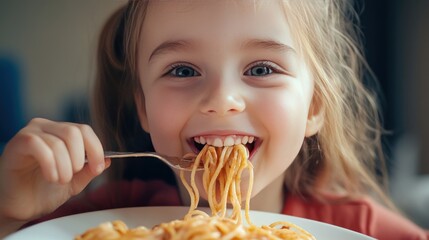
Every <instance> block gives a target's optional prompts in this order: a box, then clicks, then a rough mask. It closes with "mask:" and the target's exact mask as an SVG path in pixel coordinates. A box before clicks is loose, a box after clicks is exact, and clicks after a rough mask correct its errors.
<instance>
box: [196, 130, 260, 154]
mask: <svg viewBox="0 0 429 240" xmlns="http://www.w3.org/2000/svg"><path fill="white" fill-rule="evenodd" d="M188 142H189V145H190V146H191V149H192V150H193V151H194V152H195V153H196V154H198V153H199V152H200V151H201V150H202V149H203V147H204V145H206V144H208V145H211V146H214V147H227V146H233V145H237V144H243V145H244V146H245V147H246V148H247V150H249V159H251V158H252V156H253V155H254V153H255V152H256V150H257V149H258V147H259V146H260V145H261V140H260V139H259V138H257V137H255V136H246V135H228V136H195V137H193V138H192V139H189V140H188Z"/></svg>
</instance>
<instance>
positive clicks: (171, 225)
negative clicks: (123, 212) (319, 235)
mask: <svg viewBox="0 0 429 240" xmlns="http://www.w3.org/2000/svg"><path fill="white" fill-rule="evenodd" d="M200 165H204V172H203V186H204V191H206V193H207V199H208V203H209V206H210V210H211V215H209V214H207V213H206V212H203V211H200V210H198V209H197V207H198V202H199V191H198V188H197V186H196V181H195V177H196V172H197V171H196V168H197V167H198V166H200ZM244 170H248V171H249V186H248V189H247V193H246V198H245V207H244V214H245V219H246V222H247V226H245V225H244V224H243V221H242V214H241V203H242V192H241V186H240V183H241V175H242V172H243V171H244ZM180 178H181V180H182V182H183V184H184V186H185V188H186V189H187V191H188V192H189V195H190V198H191V205H190V208H189V211H188V213H187V214H186V215H185V216H184V218H183V219H181V220H174V221H171V222H168V223H161V224H159V225H157V226H155V227H153V228H152V229H148V228H145V227H137V228H133V229H128V227H127V226H126V225H125V223H123V222H122V221H114V222H108V223H103V224H101V225H99V226H98V227H96V228H92V229H89V230H87V231H86V232H85V233H83V234H81V235H79V236H77V237H76V238H75V239H76V240H96V239H107V240H128V239H130V240H131V239H219V238H220V239H296V240H299V239H305V240H307V239H315V238H314V237H313V236H312V235H311V234H310V233H308V232H307V231H305V230H304V229H302V228H300V227H299V226H297V225H295V224H292V223H289V222H284V221H279V222H275V223H272V224H270V225H266V226H261V227H258V226H256V225H254V224H253V223H252V222H251V221H250V217H249V211H250V194H251V190H252V184H253V166H252V164H251V163H250V162H249V161H248V151H247V149H246V148H245V147H244V145H242V144H239V145H235V146H230V147H213V146H209V145H206V146H205V147H204V148H203V149H202V150H201V152H200V153H199V154H198V155H197V156H196V159H195V163H194V165H193V166H192V171H191V176H190V183H188V181H187V180H186V179H185V177H184V172H183V171H182V172H181V173H180ZM228 203H230V204H231V206H232V209H231V210H230V211H227V209H228V207H227V206H228V205H227V204H228Z"/></svg>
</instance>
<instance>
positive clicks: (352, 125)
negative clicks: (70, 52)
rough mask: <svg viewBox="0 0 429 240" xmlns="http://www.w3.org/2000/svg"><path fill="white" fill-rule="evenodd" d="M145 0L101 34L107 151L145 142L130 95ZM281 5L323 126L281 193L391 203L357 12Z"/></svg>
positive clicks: (99, 122)
mask: <svg viewBox="0 0 429 240" xmlns="http://www.w3.org/2000/svg"><path fill="white" fill-rule="evenodd" d="M148 1H149V0H130V1H129V2H128V4H126V6H124V7H123V8H121V9H119V10H118V11H117V12H116V13H115V14H114V15H113V16H112V17H111V18H110V19H109V21H108V22H107V23H106V25H105V27H104V29H103V31H102V34H101V36H100V46H99V49H98V53H99V54H98V55H99V59H98V63H99V65H98V77H97V81H96V85H95V94H94V95H95V101H94V103H95V105H94V110H95V111H94V117H95V118H94V119H95V123H96V126H98V127H99V128H98V132H99V134H101V135H100V136H101V138H102V141H103V143H104V144H105V145H106V146H108V147H110V148H119V149H122V150H128V151H130V150H134V149H130V148H133V147H136V145H137V144H135V145H132V144H131V146H130V145H127V144H129V140H130V139H131V140H135V141H137V142H146V141H147V142H148V141H149V139H148V138H147V137H146V138H145V139H143V141H142V139H141V136H139V135H142V134H144V132H143V131H142V130H141V128H140V125H139V121H138V117H137V115H136V110H135V103H134V99H133V93H134V91H136V89H139V88H137V86H138V85H137V84H138V82H139V81H138V76H137V66H136V63H137V60H136V59H137V47H138V40H139V38H140V30H141V26H142V23H143V21H144V17H145V13H146V8H147V3H148ZM283 3H284V8H285V15H286V17H287V19H288V21H289V25H290V27H291V31H292V33H294V34H293V35H294V38H295V41H296V43H297V44H298V50H299V52H300V53H301V54H302V56H304V57H305V59H306V61H307V63H308V65H309V66H310V68H311V70H312V73H313V76H314V80H315V90H314V96H313V105H312V107H313V108H315V109H320V110H321V111H323V114H324V126H323V127H322V129H321V130H320V132H319V133H318V134H317V136H314V137H311V138H308V139H306V141H305V142H304V144H303V147H302V149H301V152H300V154H299V156H298V157H297V158H296V160H295V161H294V162H293V164H292V165H291V166H290V167H289V169H288V170H287V172H286V178H285V184H286V186H287V190H288V191H289V192H291V193H294V194H300V195H303V196H313V197H316V198H318V199H320V200H326V198H325V194H326V192H334V193H341V194H344V196H345V197H346V198H351V197H356V196H360V195H363V194H368V193H375V194H376V195H377V196H378V197H379V198H381V199H383V200H384V202H385V203H387V205H391V203H390V201H389V199H388V198H387V196H386V195H385V193H384V190H383V189H382V188H380V187H379V186H380V185H379V182H380V181H379V180H380V179H382V181H381V182H382V184H384V183H385V181H384V180H383V179H384V176H385V169H384V156H383V151H382V145H381V136H382V127H381V123H380V116H379V112H378V107H377V101H376V94H375V93H373V92H371V91H370V90H369V89H368V88H367V87H366V86H365V85H364V84H363V82H362V79H363V77H362V72H363V69H365V67H367V66H366V63H365V60H364V57H363V56H362V53H361V50H360V48H359V46H360V42H359V37H358V29H357V28H356V25H355V23H358V22H357V20H358V17H357V14H356V13H355V12H354V10H353V7H352V6H351V3H349V1H347V0H317V1H301V0H299V1H298V0H283ZM368 69H369V68H368ZM136 139H137V140H136ZM139 140H140V141H139ZM127 141H128V142H127ZM379 169H381V171H380V172H381V174H378V173H377V171H378V170H379ZM379 177H380V179H379Z"/></svg>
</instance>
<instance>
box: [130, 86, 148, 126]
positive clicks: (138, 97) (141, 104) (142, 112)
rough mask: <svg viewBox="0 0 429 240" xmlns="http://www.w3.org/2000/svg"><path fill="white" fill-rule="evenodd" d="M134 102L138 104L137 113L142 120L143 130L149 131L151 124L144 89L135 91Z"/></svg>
mask: <svg viewBox="0 0 429 240" xmlns="http://www.w3.org/2000/svg"><path fill="white" fill-rule="evenodd" d="M134 102H135V104H136V108H137V109H136V110H137V115H138V117H139V120H140V126H141V127H142V128H143V130H144V131H145V132H147V133H149V124H148V120H147V114H146V105H145V101H144V96H143V91H142V90H141V89H140V90H138V91H136V92H135V93H134Z"/></svg>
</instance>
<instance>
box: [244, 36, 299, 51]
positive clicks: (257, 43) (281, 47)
mask: <svg viewBox="0 0 429 240" xmlns="http://www.w3.org/2000/svg"><path fill="white" fill-rule="evenodd" d="M242 48H263V49H269V50H277V51H283V52H289V51H291V52H293V53H296V51H295V49H293V48H292V47H291V46H289V45H286V44H284V43H281V42H279V41H276V40H272V39H251V40H249V41H246V42H245V43H244V44H243V45H242Z"/></svg>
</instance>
